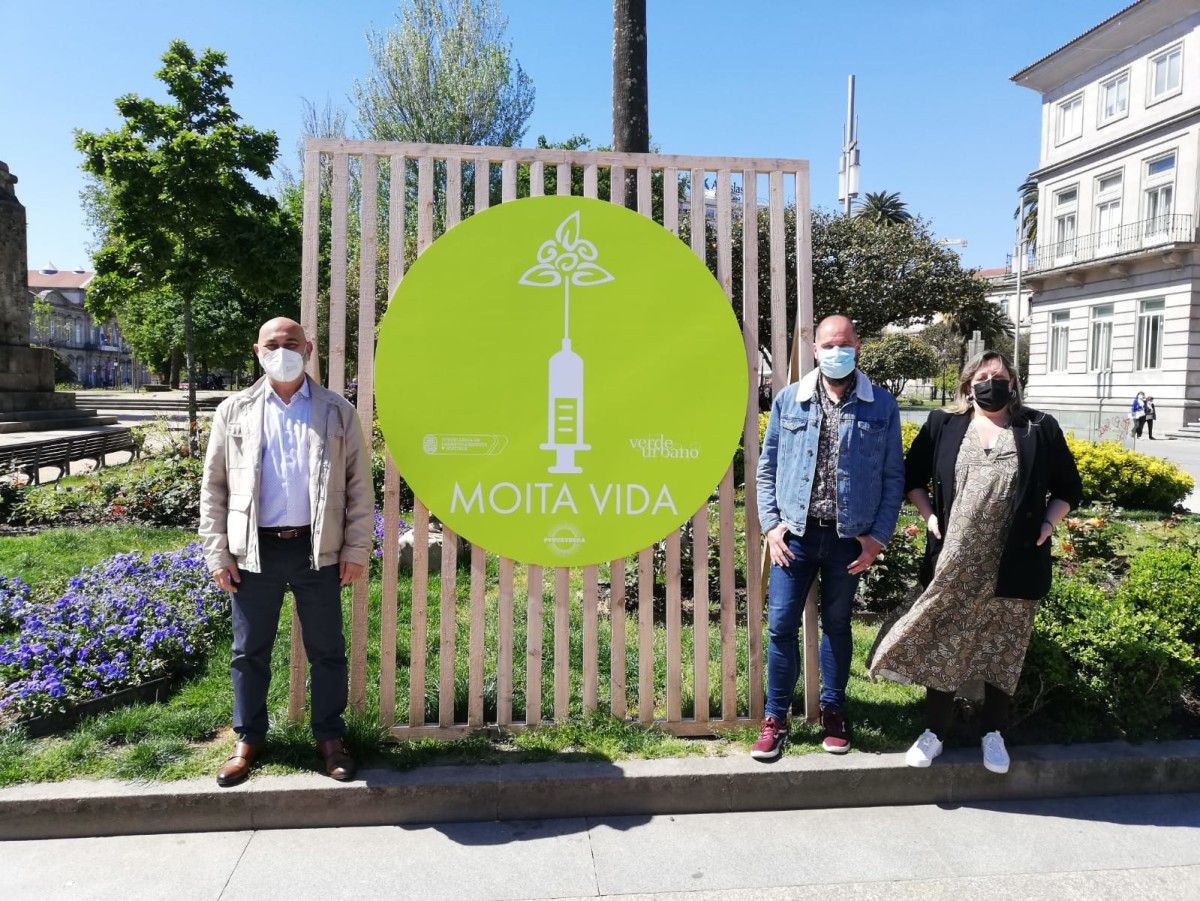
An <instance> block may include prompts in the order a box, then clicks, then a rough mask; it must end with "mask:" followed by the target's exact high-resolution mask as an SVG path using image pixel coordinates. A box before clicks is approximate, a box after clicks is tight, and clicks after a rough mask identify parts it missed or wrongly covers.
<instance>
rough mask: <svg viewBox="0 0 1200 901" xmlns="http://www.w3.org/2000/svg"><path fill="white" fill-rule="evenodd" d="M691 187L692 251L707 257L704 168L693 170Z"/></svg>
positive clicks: (689, 219) (689, 201)
mask: <svg viewBox="0 0 1200 901" xmlns="http://www.w3.org/2000/svg"><path fill="white" fill-rule="evenodd" d="M690 177H691V182H692V184H691V188H690V190H689V192H688V223H689V224H690V225H691V229H692V252H693V253H695V254H696V256H698V257H700V259H701V260H702V261H703V260H706V259H707V251H706V249H705V242H706V238H707V235H706V234H705V224H704V170H703V169H693V170H692V171H691V176H690Z"/></svg>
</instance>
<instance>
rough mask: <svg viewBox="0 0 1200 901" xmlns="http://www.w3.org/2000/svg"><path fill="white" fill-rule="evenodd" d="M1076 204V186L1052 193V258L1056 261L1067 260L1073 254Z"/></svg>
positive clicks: (1077, 199)
mask: <svg viewBox="0 0 1200 901" xmlns="http://www.w3.org/2000/svg"><path fill="white" fill-rule="evenodd" d="M1078 206H1079V189H1078V188H1074V187H1073V188H1067V189H1066V190H1064V191H1059V192H1058V193H1057V194H1055V195H1054V258H1055V259H1056V260H1058V261H1069V260H1070V259H1071V258H1072V257H1074V255H1075V234H1076V228H1075V223H1076V219H1075V217H1076V210H1077V209H1078Z"/></svg>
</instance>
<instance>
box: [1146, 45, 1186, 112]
mask: <svg viewBox="0 0 1200 901" xmlns="http://www.w3.org/2000/svg"><path fill="white" fill-rule="evenodd" d="M1182 85H1183V45H1182V44H1176V45H1175V46H1174V47H1171V48H1170V49H1168V50H1164V51H1163V52H1162V53H1160V54H1158V55H1157V56H1152V57H1150V102H1151V103H1154V102H1156V101H1158V100H1164V99H1166V98H1167V97H1170V96H1172V95H1174V94H1178V93H1179V91H1180V89H1181V87H1182Z"/></svg>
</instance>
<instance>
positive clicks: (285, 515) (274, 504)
mask: <svg viewBox="0 0 1200 901" xmlns="http://www.w3.org/2000/svg"><path fill="white" fill-rule="evenodd" d="M310 397H311V395H310V392H309V390H308V379H307V378H306V379H305V380H304V382H303V383H302V384H301V385H300V389H299V390H298V391H297V392H296V393H295V394H293V395H292V400H291V403H284V401H283V398H281V397H280V396H279V395H278V394H276V393H275V389H274V388H273V387H272V386H271V383H270V381H268V382H267V394H266V403H265V404H264V405H263V434H262V438H263V440H262V479H261V480H260V482H259V487H258V509H259V515H258V524H259V526H260V527H262V528H268V529H273V528H278V527H280V526H307V525H310V524H311V523H312V511H311V510H310V508H309V500H308V432H309V429H308V416H309V409H310V407H311V402H310Z"/></svg>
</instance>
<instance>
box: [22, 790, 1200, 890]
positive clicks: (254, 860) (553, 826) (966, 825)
mask: <svg viewBox="0 0 1200 901" xmlns="http://www.w3.org/2000/svg"><path fill="white" fill-rule="evenodd" d="M0 874H3V875H2V876H0V882H2V884H3V889H4V890H3V895H4V897H5V899H6V901H23V899H37V901H52V899H59V898H70V899H77V898H78V899H83V898H97V899H109V898H112V899H122V901H126V899H127V901H137V899H143V898H145V899H151V898H152V899H160V898H167V897H169V898H171V899H172V901H183V899H191V898H196V899H233V898H257V899H275V898H279V899H287V901H301V899H307V898H312V899H321V901H328V899H340V898H348V899H349V898H354V899H362V898H421V899H426V898H428V899H437V898H452V899H456V901H458V899H463V901H466V899H509V898H514V899H515V898H526V899H543V898H579V899H582V898H596V897H622V898H629V897H635V898H650V897H671V898H686V899H690V901H710V899H711V901H716V899H746V901H750V899H753V901H769V899H784V898H788V899H792V898H795V899H800V898H804V899H808V898H827V897H829V895H830V889H831V887H833V886H837V887H838V894H837V896H838V897H846V898H852V899H863V898H872V899H876V898H877V899H889V901H890V899H896V898H901V899H903V898H945V899H954V901H959V899H970V898H998V897H999V898H1047V899H1049V898H1054V899H1074V898H1087V899H1104V898H1114V899H1116V898H1120V899H1122V901H1125V899H1129V898H1144V897H1174V898H1194V897H1198V896H1200V795H1196V794H1180V795H1135V796H1124V797H1116V798H1113V797H1093V798H1075V799H1059V800H1039V801H1012V802H995V803H980V804H962V805H939V806H935V805H923V806H913V807H871V808H841V809H824V810H822V809H817V810H804V811H775V812H768V813H724V814H695V815H688V816H658V817H614V818H597V819H593V818H577V819H560V820H529V821H508V822H490V823H459V824H443V825H439V826H372V827H359V828H342V829H309V830H272V831H259V832H250V831H246V832H224V833H222V832H210V833H192V834H178V835H157V836H123V837H114V838H88V839H51V840H43V841H28V842H7V843H0ZM664 893H666V894H664Z"/></svg>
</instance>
